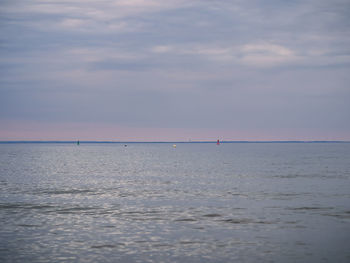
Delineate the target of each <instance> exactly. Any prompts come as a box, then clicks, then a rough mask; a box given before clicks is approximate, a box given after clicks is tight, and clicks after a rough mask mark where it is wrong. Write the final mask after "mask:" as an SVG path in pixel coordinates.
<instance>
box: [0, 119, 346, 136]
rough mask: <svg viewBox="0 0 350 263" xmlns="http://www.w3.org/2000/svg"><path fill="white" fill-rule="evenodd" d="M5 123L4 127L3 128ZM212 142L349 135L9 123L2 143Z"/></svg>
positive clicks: (2, 132)
mask: <svg viewBox="0 0 350 263" xmlns="http://www.w3.org/2000/svg"><path fill="white" fill-rule="evenodd" d="M4 124H5V125H4ZM78 139H79V140H97V141H101V140H108V141H189V140H192V141H196V140H197V141H198V140H204V141H208V140H209V141H212V140H216V139H221V140H233V141H236V140H238V141H240V140H243V141H245V140H247V141H270V140H274V141H279V140H350V136H349V135H348V134H346V133H343V134H342V133H337V134H334V133H333V132H332V131H322V130H316V129H314V130H311V129H298V130H291V129H278V130H272V129H271V130H261V129H260V130H256V131H254V130H240V129H215V128H213V129H179V128H140V127H126V126H124V127H123V126H118V125H109V124H101V123H99V124H91V123H54V124H51V123H39V122H29V121H24V122H13V121H12V122H6V123H2V125H1V126H0V140H2V141H7V140H9V141H15V140H78Z"/></svg>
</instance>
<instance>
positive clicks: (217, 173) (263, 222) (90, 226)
mask: <svg viewBox="0 0 350 263" xmlns="http://www.w3.org/2000/svg"><path fill="white" fill-rule="evenodd" d="M349 251H350V144H349V143H224V144H221V145H220V146H216V145H215V144H214V143H213V144H211V143H181V144H177V147H176V148H173V147H172V144H167V143H132V144H128V146H127V147H124V144H80V146H77V145H74V144H0V261H1V262H179V261H182V262H234V261H236V262H350V252H349Z"/></svg>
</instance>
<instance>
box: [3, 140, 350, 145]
mask: <svg viewBox="0 0 350 263" xmlns="http://www.w3.org/2000/svg"><path fill="white" fill-rule="evenodd" d="M78 141H79V143H116V144H117V143H217V140H190V141H176V140H174V141H114V140H82V141H80V140H4V141H1V140H0V144H10V143H77V142H78ZM220 143H350V141H347V140H222V141H221V140H220Z"/></svg>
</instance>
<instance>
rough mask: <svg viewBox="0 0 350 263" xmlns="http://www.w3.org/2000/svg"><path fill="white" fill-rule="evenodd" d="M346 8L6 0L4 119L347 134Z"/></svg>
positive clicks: (312, 3) (349, 57)
mask: <svg viewBox="0 0 350 263" xmlns="http://www.w3.org/2000/svg"><path fill="white" fill-rule="evenodd" d="M349 10H350V9H349V3H348V1H347V0H335V1H332V2H330V1H328V0H317V1H316V0H307V1H289V2H286V1H280V0H274V1H260V0H253V1H241V0H238V1H223V0H202V1H199V0H194V1H185V0H164V1H161V0H147V1H146V0H129V1H126V0H123V1H122V0H120V1H118V0H116V1H109V0H102V1H92V0H84V1H83V0H61V1H58V0H47V1H44V0H26V1H22V0H13V1H2V6H1V9H0V25H1V30H2V34H1V35H0V100H1V101H0V102H1V103H0V107H1V112H0V124H1V123H5V122H4V120H12V121H14V122H16V121H18V122H20V121H24V120H26V121H29V122H31V121H33V122H43V123H45V122H62V123H66V122H73V123H74V122H91V123H92V125H93V123H99V122H100V123H101V122H103V123H104V124H106V125H109V124H110V125H112V126H113V125H116V126H118V127H121V126H128V125H129V126H133V127H138V128H140V127H144V128H150V129H156V128H157V127H158V128H161V127H163V128H164V127H165V128H167V129H168V128H169V129H175V128H179V129H199V130H203V134H204V133H205V134H209V133H206V131H209V130H210V129H211V128H212V127H217V128H218V130H219V129H223V130H226V131H234V130H235V129H240V130H242V131H245V132H247V133H249V134H254V132H255V133H256V134H260V133H259V131H262V130H264V131H265V133H264V134H267V133H268V131H270V132H271V134H272V133H273V131H274V130H275V129H279V130H284V131H285V130H286V129H294V130H295V133H298V131H297V130H296V129H299V133H298V134H302V132H301V131H302V130H305V129H310V130H317V129H319V130H320V133H322V131H323V130H328V131H330V130H331V129H333V130H337V129H338V132H339V134H344V133H345V132H346V131H348V133H349V134H350V130H349V127H348V125H347V126H346V125H345V124H344V123H347V118H348V117H347V114H346V113H347V112H349V106H348V104H347V103H346V102H347V101H348V100H349V99H350V97H349V96H350V94H349V92H348V90H349V89H348V83H349V82H350V79H349V74H348V73H349V67H350V48H349V47H350V31H349V28H350V19H349V17H350V16H349V13H350V12H349ZM324 116H328V117H327V118H325V117H324ZM332 116H337V118H332ZM310 119H312V121H310ZM0 126H1V125H0ZM12 127H19V126H16V125H14V126H12ZM113 127H114V126H113ZM1 129H2V127H0V131H1ZM13 129H15V128H13ZM16 129H17V128H16ZM7 132H10V130H7ZM275 134H276V133H275Z"/></svg>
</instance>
